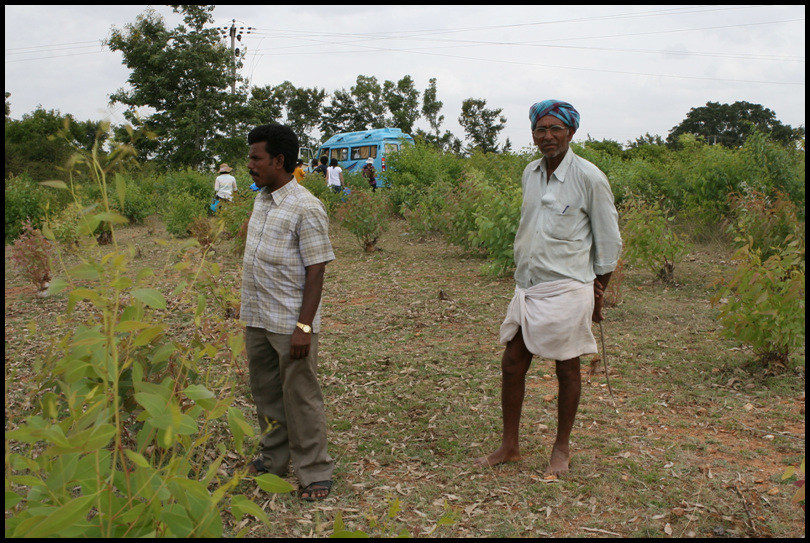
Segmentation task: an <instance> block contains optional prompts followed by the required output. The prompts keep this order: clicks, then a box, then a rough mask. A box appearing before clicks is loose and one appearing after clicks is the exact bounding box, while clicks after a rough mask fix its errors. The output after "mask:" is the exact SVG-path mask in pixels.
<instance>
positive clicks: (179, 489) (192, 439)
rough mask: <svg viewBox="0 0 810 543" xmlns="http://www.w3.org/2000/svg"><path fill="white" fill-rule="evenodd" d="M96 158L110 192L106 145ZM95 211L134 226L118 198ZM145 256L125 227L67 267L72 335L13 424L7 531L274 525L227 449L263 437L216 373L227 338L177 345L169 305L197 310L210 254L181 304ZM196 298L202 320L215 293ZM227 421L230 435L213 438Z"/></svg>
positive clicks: (234, 353)
mask: <svg viewBox="0 0 810 543" xmlns="http://www.w3.org/2000/svg"><path fill="white" fill-rule="evenodd" d="M82 161H84V163H85V164H87V165H88V167H89V168H90V169H91V171H92V172H94V174H95V176H96V178H97V181H98V183H99V184H100V185H101V187H102V191H101V192H102V194H106V175H105V168H103V167H102V166H101V165H100V164H99V161H98V157H97V155H96V154H95V153H94V154H93V155H92V156H90V157H84V158H83V159H82V160H78V161H77V163H81V162H82ZM54 186H56V185H54ZM59 188H63V189H68V190H70V187H68V186H67V185H66V184H64V183H63V184H62V185H60V186H59ZM71 192H73V191H72V190H71ZM119 196H120V198H121V199H124V198H125V192H121V193H119ZM74 197H75V194H74ZM86 220H87V222H88V224H90V225H93V224H99V223H101V222H106V223H108V224H110V225H111V229H112V231H113V232H114V226H113V225H114V224H117V223H119V222H125V219H124V218H123V217H120V216H117V215H116V214H115V213H113V212H112V211H110V207H109V205H108V204H107V205H106V206H105V210H104V211H102V212H101V213H98V214H96V215H94V216H91V217H87V218H86ZM89 231H90V232H92V229H89ZM86 233H87V232H86ZM44 235H45V236H46V237H52V232H50V230H49V229H46V231H45V232H44ZM134 252H135V249H134V248H130V249H124V248H121V247H119V246H118V244H117V242H116V239H115V235H113V236H112V244H111V250H110V251H109V252H107V253H106V254H104V255H103V256H101V257H100V258H97V257H93V256H90V255H89V254H83V255H81V257H82V262H81V263H80V264H78V265H76V266H73V267H71V268H69V269H68V268H66V267H65V266H64V263H63V264H62V269H63V276H61V277H57V278H56V279H54V280H53V281H52V283H51V286H50V291H51V293H53V294H55V295H56V294H59V293H64V292H66V293H67V310H66V314H65V315H64V316H63V321H64V323H65V324H66V326H67V331H66V333H65V334H64V335H62V336H61V337H58V338H56V339H55V340H53V343H52V346H51V348H50V349H49V350H48V353H47V355H46V356H45V357H44V359H43V360H41V361H38V362H37V366H36V367H35V373H36V374H37V375H38V376H39V382H38V385H39V388H38V389H35V390H32V391H31V394H32V396H35V397H36V398H37V399H38V411H37V412H36V413H35V414H33V415H31V416H29V417H27V418H26V419H25V420H22V421H20V420H13V419H12V420H9V421H7V432H6V434H5V439H6V458H5V470H6V471H5V475H6V477H5V481H6V483H5V485H6V488H5V491H6V524H5V535H6V537H20V536H27V537H48V536H51V535H59V536H62V537H108V538H109V537H156V536H175V537H191V536H197V537H222V535H223V522H222V512H223V511H224V510H226V509H227V510H230V511H231V512H232V513H233V514H234V515H235V516H236V517H237V518H241V517H242V516H243V515H244V514H251V515H254V516H256V517H257V518H259V519H261V520H263V521H264V522H266V523H267V522H268V521H269V519H268V518H267V516H266V514H265V513H264V512H263V511H262V510H261V508H259V507H258V506H257V505H256V504H254V503H252V502H250V500H248V499H247V498H245V497H244V496H239V495H232V494H233V489H234V488H235V486H236V485H237V484H238V482H239V480H240V479H241V477H243V476H244V475H245V471H244V470H243V471H242V472H236V473H234V474H233V475H230V476H227V477H223V476H222V475H221V474H220V467H221V466H222V463H223V461H224V459H225V456H226V453H227V452H228V451H229V450H230V449H231V448H233V449H235V450H236V451H237V452H239V453H243V454H244V453H245V452H246V451H245V440H246V438H249V437H251V436H252V435H253V427H252V425H251V424H249V423H248V422H247V421H246V420H245V418H244V415H243V414H242V412H241V410H240V409H238V408H237V407H236V406H234V405H233V395H232V394H227V395H222V394H218V393H217V392H218V391H221V390H232V389H233V387H232V383H230V382H227V381H226V382H221V381H218V380H217V379H215V378H213V377H212V376H210V375H207V374H206V372H205V371H203V362H204V361H206V360H208V359H211V358H214V357H216V356H218V353H219V351H220V348H219V347H220V346H219V345H214V344H212V343H209V342H207V341H205V340H204V339H203V338H202V337H201V336H200V335H199V334H197V337H195V338H194V340H193V341H191V343H190V344H184V343H180V342H177V341H174V340H173V338H172V337H171V328H170V327H169V324H168V323H167V317H168V316H169V315H172V314H174V313H180V314H185V313H184V312H177V311H176V306H177V304H179V303H180V301H181V300H185V299H186V298H187V297H189V296H193V294H195V293H194V290H193V286H194V281H195V279H196V277H197V276H199V275H200V270H201V269H203V268H204V267H205V265H206V252H205V251H203V252H202V254H201V257H200V261H199V265H198V267H197V269H194V268H193V267H187V266H179V267H178V270H179V271H184V272H185V273H186V277H187V278H188V280H187V281H185V280H184V281H182V282H181V283H180V284H179V285H178V287H177V289H176V291H175V293H174V295H175V296H176V300H177V301H175V302H174V305H172V304H169V303H168V302H167V300H166V297H165V296H164V294H163V293H161V292H160V291H159V290H157V289H156V288H154V287H153V286H151V285H150V278H153V277H154V272H152V271H151V270H149V269H143V270H139V271H137V272H135V270H132V269H131V268H130V266H131V264H132V256H133V254H134ZM60 262H63V260H62V259H61V258H60ZM196 298H197V300H196V301H197V304H196V310H195V311H194V314H193V318H194V323H195V324H199V322H200V319H201V316H202V314H203V312H204V310H205V306H206V304H205V297H204V295H202V294H198V295H197V297H196ZM79 307H83V308H84V310H82V311H77V309H78V308H79ZM243 342H244V340H243V338H242V336H241V334H238V333H237V334H234V335H229V336H228V339H227V346H228V353H227V354H226V357H225V358H224V359H223V360H220V361H218V363H220V364H227V363H231V364H233V363H234V362H235V359H236V358H237V357H238V356H240V355H241V352H242V349H243ZM226 379H227V378H226ZM223 419H224V420H223ZM223 426H224V427H225V428H227V429H228V431H227V432H226V434H227V438H225V439H221V441H220V442H219V443H217V445H216V446H215V447H214V448H213V449H211V448H209V445H210V441H211V439H212V437H213V436H214V435H220V436H222V433H223V432H222V431H221V428H222V427H223ZM212 453H213V454H212ZM256 483H257V484H258V485H259V487H260V488H262V489H264V490H266V491H268V492H289V491H291V490H292V487H291V486H290V485H289V484H288V483H286V482H285V481H283V480H282V479H280V478H279V477H277V476H275V475H272V474H264V475H262V476H259V477H257V478H256ZM237 535H238V534H237Z"/></svg>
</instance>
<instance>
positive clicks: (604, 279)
mask: <svg viewBox="0 0 810 543" xmlns="http://www.w3.org/2000/svg"><path fill="white" fill-rule="evenodd" d="M612 274H613V272H608V273H606V274H604V275H597V276H596V279H595V280H594V282H593V301H594V304H593V317H592V319H593V322H602V304H603V303H604V300H605V290H607V286H608V282H609V281H610V276H611V275H612Z"/></svg>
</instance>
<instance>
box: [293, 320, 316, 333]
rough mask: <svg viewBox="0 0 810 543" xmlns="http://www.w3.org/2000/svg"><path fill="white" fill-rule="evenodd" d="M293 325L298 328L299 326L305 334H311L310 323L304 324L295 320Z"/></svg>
mask: <svg viewBox="0 0 810 543" xmlns="http://www.w3.org/2000/svg"><path fill="white" fill-rule="evenodd" d="M295 325H296V326H297V327H298V328H300V329H301V330H302V331H303V332H304V333H305V334H311V333H312V327H311V326H310V325H308V324H304V323H301V322H296V323H295Z"/></svg>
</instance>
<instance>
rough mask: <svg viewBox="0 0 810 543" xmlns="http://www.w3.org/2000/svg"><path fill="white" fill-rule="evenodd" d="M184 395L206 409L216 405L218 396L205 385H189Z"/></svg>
mask: <svg viewBox="0 0 810 543" xmlns="http://www.w3.org/2000/svg"><path fill="white" fill-rule="evenodd" d="M183 393H184V394H185V395H186V396H188V398H189V399H191V400H194V402H196V403H197V404H198V405H200V406H201V407H203V408H204V409H211V408H213V407H214V405H216V396H215V395H214V393H213V392H211V391H210V390H208V389H207V388H205V387H204V386H203V385H189V386H188V387H186V389H185V390H184V391H183Z"/></svg>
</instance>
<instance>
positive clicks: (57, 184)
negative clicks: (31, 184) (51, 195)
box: [39, 179, 70, 190]
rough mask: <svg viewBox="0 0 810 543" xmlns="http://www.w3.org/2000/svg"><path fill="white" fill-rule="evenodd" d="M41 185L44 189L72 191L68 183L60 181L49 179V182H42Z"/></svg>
mask: <svg viewBox="0 0 810 543" xmlns="http://www.w3.org/2000/svg"><path fill="white" fill-rule="evenodd" d="M39 184H40V185H42V186H44V187H53V188H55V189H63V190H70V187H68V186H67V183H65V182H64V181H59V180H58V179H49V180H47V181H40V182H39Z"/></svg>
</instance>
